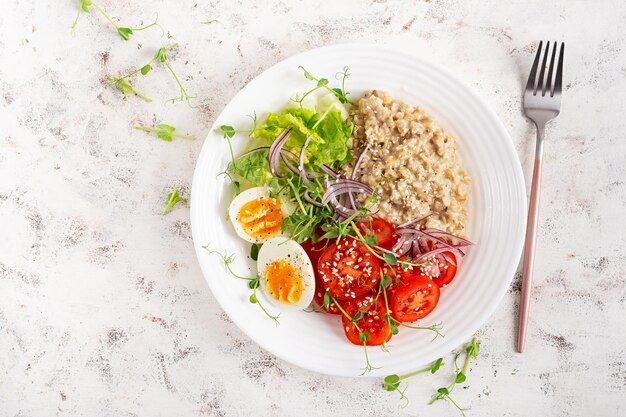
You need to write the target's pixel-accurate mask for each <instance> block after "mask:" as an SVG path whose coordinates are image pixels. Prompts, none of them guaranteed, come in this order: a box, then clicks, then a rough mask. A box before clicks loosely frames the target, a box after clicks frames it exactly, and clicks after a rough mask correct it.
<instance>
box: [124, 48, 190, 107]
mask: <svg viewBox="0 0 626 417" xmlns="http://www.w3.org/2000/svg"><path fill="white" fill-rule="evenodd" d="M176 46H178V44H177V43H175V44H173V45H170V46H168V47H166V48H161V49H159V52H160V51H161V50H162V49H165V50H166V51H167V50H170V49H172V48H175V47H176ZM159 52H157V54H156V55H155V56H154V57H152V59H151V60H150V62H148V63H147V64H146V65H144V66H143V67H141V68H139V69H136V70H135V71H133V72H131V73H129V74H126V75H124V76H122V77H113V83H114V84H115V85H116V86H117V88H119V89H120V90H121V91H122V94H123V95H124V100H126V98H127V96H128V95H129V94H135V95H136V96H138V97H139V98H141V99H143V100H145V101H147V102H149V103H150V102H152V99H151V98H149V97H146V96H145V95H143V94H141V93H140V92H139V91H137V90H136V89H135V88H134V87H133V86H131V85H130V83H129V82H128V81H127V79H128V78H130V77H132V76H133V75H135V74H138V73H141V75H146V74H148V73H149V72H150V70H151V69H152V63H153V62H154V61H156V59H157V56H158V54H159Z"/></svg>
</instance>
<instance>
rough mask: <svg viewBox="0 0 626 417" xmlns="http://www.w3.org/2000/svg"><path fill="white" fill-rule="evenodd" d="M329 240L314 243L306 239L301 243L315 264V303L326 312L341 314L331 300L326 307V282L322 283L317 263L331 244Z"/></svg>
mask: <svg viewBox="0 0 626 417" xmlns="http://www.w3.org/2000/svg"><path fill="white" fill-rule="evenodd" d="M329 244H330V243H329V241H328V240H326V239H323V240H320V241H319V242H317V243H313V241H312V240H311V239H308V240H305V241H304V242H302V243H301V245H302V247H303V248H304V251H305V252H306V253H307V255H309V258H310V259H311V263H312V264H313V271H314V272H315V293H314V294H313V299H314V300H315V303H316V304H317V305H318V306H319V307H320V308H321V309H322V310H324V311H325V312H327V313H330V314H341V311H339V309H338V308H337V306H336V305H335V303H333V302H331V303H330V304H329V306H328V308H325V307H324V294H325V293H326V288H324V284H323V283H322V278H321V277H320V274H319V271H318V268H317V263H318V262H319V259H320V256H322V253H323V252H324V250H325V249H326V247H327V246H328V245H329Z"/></svg>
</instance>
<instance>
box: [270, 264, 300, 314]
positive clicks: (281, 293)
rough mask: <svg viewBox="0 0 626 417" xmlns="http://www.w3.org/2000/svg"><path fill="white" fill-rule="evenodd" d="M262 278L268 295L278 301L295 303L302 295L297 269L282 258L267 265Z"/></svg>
mask: <svg viewBox="0 0 626 417" xmlns="http://www.w3.org/2000/svg"><path fill="white" fill-rule="evenodd" d="M263 279H264V282H265V289H266V290H267V292H268V293H269V295H271V296H272V297H274V298H275V299H276V300H278V301H280V302H283V303H286V304H295V303H297V302H298V301H299V300H300V298H301V297H302V277H301V276H300V273H299V272H298V270H297V269H296V268H294V266H293V265H291V264H290V263H289V262H287V261H286V260H284V259H282V260H280V261H275V262H272V263H270V264H269V265H267V268H265V272H264V273H263Z"/></svg>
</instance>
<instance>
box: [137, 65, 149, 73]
mask: <svg viewBox="0 0 626 417" xmlns="http://www.w3.org/2000/svg"><path fill="white" fill-rule="evenodd" d="M151 69H152V66H151V65H150V64H146V65H144V66H143V67H141V68H140V69H139V71H141V75H146V74H147V73H149V72H150V70H151Z"/></svg>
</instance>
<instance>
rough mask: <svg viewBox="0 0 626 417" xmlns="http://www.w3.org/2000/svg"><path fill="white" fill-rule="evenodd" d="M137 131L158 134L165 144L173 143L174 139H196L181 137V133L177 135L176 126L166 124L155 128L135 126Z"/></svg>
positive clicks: (193, 137)
mask: <svg viewBox="0 0 626 417" xmlns="http://www.w3.org/2000/svg"><path fill="white" fill-rule="evenodd" d="M135 129H136V130H141V131H142V132H149V133H156V136H157V138H159V139H161V140H163V141H165V142H171V141H172V140H173V139H174V138H181V139H188V140H194V139H195V136H189V135H181V134H179V133H176V128H175V127H174V126H170V125H168V124H165V123H159V124H158V125H156V126H155V127H144V126H135Z"/></svg>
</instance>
